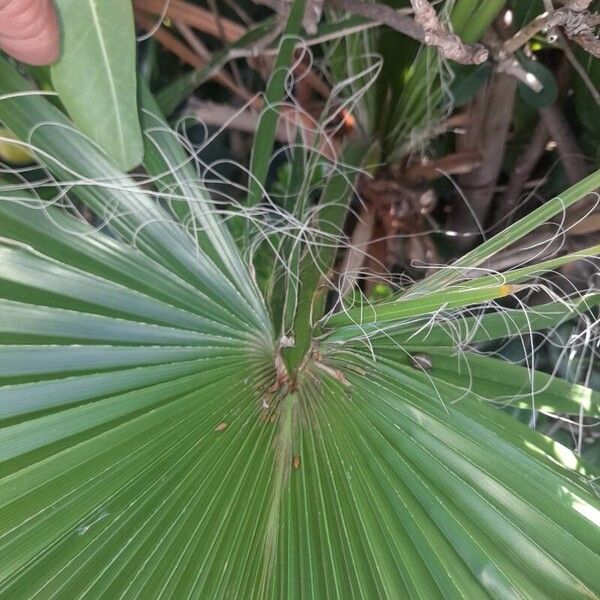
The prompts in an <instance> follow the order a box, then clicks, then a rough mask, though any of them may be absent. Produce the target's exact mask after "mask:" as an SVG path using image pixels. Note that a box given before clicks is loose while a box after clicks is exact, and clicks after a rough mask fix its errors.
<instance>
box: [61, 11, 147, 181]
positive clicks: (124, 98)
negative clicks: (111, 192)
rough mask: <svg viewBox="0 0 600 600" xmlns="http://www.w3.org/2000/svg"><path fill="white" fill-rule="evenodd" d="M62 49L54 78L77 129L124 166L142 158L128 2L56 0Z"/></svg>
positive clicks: (129, 166)
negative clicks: (60, 27)
mask: <svg viewBox="0 0 600 600" xmlns="http://www.w3.org/2000/svg"><path fill="white" fill-rule="evenodd" d="M56 6H57V8H58V10H59V14H60V20H61V26H62V35H63V48H62V54H61V58H60V60H59V61H58V63H56V64H55V65H54V66H53V67H52V81H53V83H54V87H55V88H56V90H57V91H58V93H59V95H60V99H61V100H62V102H63V104H64V105H65V106H66V108H67V110H68V112H69V114H70V115H71V118H72V119H73V121H74V122H75V124H76V125H77V127H78V128H79V129H80V130H81V131H82V132H83V133H85V134H86V135H88V136H89V137H90V138H91V139H92V140H93V141H94V142H96V143H97V144H98V145H99V146H100V147H101V148H102V149H103V150H104V151H105V152H106V153H107V154H108V155H109V156H110V157H111V158H112V159H113V160H114V161H115V162H116V163H117V164H118V165H119V166H120V167H121V168H122V169H125V170H129V169H132V168H133V167H135V166H137V165H138V164H139V163H140V162H141V160H142V134H141V130H140V125H139V121H138V113H137V101H136V94H137V85H136V73H135V32H134V26H133V12H132V8H131V3H130V2H123V1H122V0H102V2H97V1H96V0H57V2H56Z"/></svg>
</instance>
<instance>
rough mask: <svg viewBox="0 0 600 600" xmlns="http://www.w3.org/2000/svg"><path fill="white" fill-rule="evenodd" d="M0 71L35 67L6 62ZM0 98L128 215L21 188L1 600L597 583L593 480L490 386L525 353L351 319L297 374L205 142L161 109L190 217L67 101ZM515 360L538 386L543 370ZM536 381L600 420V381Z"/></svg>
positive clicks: (7, 256) (7, 343)
mask: <svg viewBox="0 0 600 600" xmlns="http://www.w3.org/2000/svg"><path fill="white" fill-rule="evenodd" d="M0 85H1V87H2V90H3V92H4V93H11V92H16V91H19V90H22V89H23V85H24V84H23V82H22V81H20V80H19V78H18V76H17V75H16V74H15V73H14V72H12V71H11V69H10V67H8V66H7V65H6V64H4V63H3V64H2V65H1V69H0ZM149 102H150V101H149V100H148V99H147V106H150V109H151V108H152V107H151V105H150V104H149ZM0 113H1V114H0V118H2V119H3V120H4V121H5V122H6V124H7V125H8V126H9V127H11V128H12V129H13V130H14V131H16V132H17V133H19V135H21V136H22V137H23V138H24V139H28V140H31V141H32V143H34V144H35V145H36V146H37V147H39V148H40V149H41V150H40V154H41V155H42V158H43V159H44V158H45V162H46V164H47V166H48V168H49V170H50V171H52V172H53V173H54V175H55V176H56V177H57V178H59V179H62V180H63V181H70V182H75V183H74V184H73V185H72V187H71V191H72V192H74V193H76V194H78V195H79V197H80V198H81V199H82V200H83V201H84V202H86V203H87V204H88V205H89V206H90V207H92V208H93V209H94V210H95V212H96V213H97V214H100V215H102V216H104V217H107V216H108V215H109V214H110V223H111V227H112V232H113V234H111V235H108V234H106V233H103V232H99V231H95V230H93V229H92V228H91V227H89V226H88V225H86V224H85V223H82V222H81V221H80V220H78V219H75V218H73V217H70V216H68V215H67V214H66V213H65V212H64V211H61V210H59V209H52V208H48V207H47V206H46V205H45V204H43V203H41V201H40V200H39V199H36V198H35V197H33V196H31V195H27V193H24V192H18V191H15V186H14V185H12V186H9V185H6V186H4V188H3V201H2V202H1V203H0V235H1V236H2V240H3V243H2V246H1V248H0V254H1V257H0V258H1V260H0V278H1V288H0V289H1V295H2V300H1V307H0V341H1V344H2V345H1V346H0V382H1V383H2V387H0V418H1V419H2V423H1V425H2V428H1V429H0V460H1V462H0V556H1V557H2V558H1V560H0V595H1V596H2V597H3V598H44V599H49V598H77V597H85V598H93V597H103V598H122V597H139V598H155V597H166V598H169V597H170V598H188V597H189V598H254V597H256V598H268V597H279V598H351V597H358V598H366V599H372V598H404V597H415V598H417V597H420V598H427V599H430V598H435V597H440V598H452V597H462V598H483V597H487V596H490V597H497V598H515V597H527V598H543V597H552V598H592V597H596V594H597V593H598V592H599V591H600V568H599V567H600V560H599V554H600V536H598V528H597V527H598V523H599V522H600V502H599V501H598V498H597V497H596V496H595V494H594V493H593V488H592V487H591V483H590V478H591V477H592V476H593V474H590V473H589V472H588V471H587V470H586V468H585V466H583V465H582V464H580V463H579V461H578V459H577V457H576V456H574V455H573V454H572V453H570V452H569V451H568V450H567V449H565V448H563V447H561V446H558V445H557V444H555V443H553V442H552V441H550V440H549V439H547V438H545V437H543V436H541V435H539V434H536V433H535V432H532V431H530V430H529V429H528V428H526V427H525V426H522V425H520V424H519V423H517V422H516V421H515V420H514V419H512V418H511V417H510V416H508V415H507V414H505V413H503V412H501V411H498V410H497V409H496V408H494V407H493V406H491V405H490V402H489V400H490V399H492V400H494V399H496V395H495V394H496V392H497V389H498V386H495V385H493V381H492V380H491V379H490V377H487V376H486V373H490V372H492V371H493V369H496V368H497V367H498V366H499V365H502V364H503V363H499V362H498V361H494V360H493V359H490V358H485V357H480V356H478V355H476V354H469V353H465V354H462V355H460V356H456V355H455V354H454V352H453V345H454V342H453V336H452V335H450V334H449V333H448V332H447V331H444V330H443V329H442V328H434V329H433V330H431V331H430V333H429V334H427V335H425V334H423V333H422V332H423V331H424V329H423V328H422V323H419V322H418V320H417V321H415V319H414V318H411V319H407V320H405V321H403V320H398V321H396V322H394V323H393V327H392V328H391V329H382V332H381V334H378V333H377V332H375V333H373V332H371V334H370V335H369V343H368V344H366V343H365V339H364V337H361V336H360V335H356V331H355V330H354V329H352V327H354V326H353V325H352V324H348V323H342V324H340V325H339V326H337V327H336V326H333V325H331V326H329V327H326V329H325V331H324V333H323V336H322V337H321V338H320V339H319V340H318V345H313V348H312V350H311V353H310V355H309V356H308V357H307V359H306V360H305V361H304V363H303V366H302V368H301V369H300V370H299V372H298V374H297V375H296V377H295V379H294V381H287V382H286V381H285V374H283V376H282V373H281V363H280V361H278V360H277V359H276V354H277V344H276V341H275V339H274V337H275V336H274V334H273V332H272V328H271V325H270V322H269V317H268V311H267V309H266V307H265V305H264V302H263V300H262V298H261V295H260V293H259V291H258V290H257V288H256V286H255V285H254V283H253V281H252V278H251V277H250V275H249V273H248V271H247V269H246V267H245V265H244V262H243V261H242V259H241V257H240V254H239V253H238V251H237V250H236V248H235V245H234V243H233V242H232V240H231V238H230V237H229V235H228V234H227V231H226V229H225V228H224V227H223V225H222V223H221V222H220V221H219V220H218V219H217V218H216V217H215V216H214V215H213V213H212V207H211V204H210V203H209V202H207V201H206V200H204V199H203V197H202V195H201V194H200V193H199V192H198V190H197V189H194V184H193V180H194V178H193V172H189V170H188V169H187V168H185V167H182V168H181V169H180V170H178V171H177V173H178V174H179V175H174V174H173V171H172V170H169V169H166V168H165V165H168V164H173V163H178V161H180V160H183V162H185V155H184V154H183V152H182V151H181V149H179V148H177V147H175V146H173V138H172V137H171V134H169V133H168V132H166V130H165V129H164V126H163V124H162V123H161V122H160V121H159V120H157V119H156V118H155V117H152V110H150V111H149V112H146V113H145V115H146V116H145V119H146V123H145V129H146V166H147V168H148V170H149V171H150V172H151V173H152V174H153V175H155V177H156V182H157V188H158V189H159V190H160V191H161V194H162V197H163V198H165V197H167V198H168V197H169V194H172V195H174V196H175V195H176V196H177V197H179V198H181V197H184V198H187V199H188V200H189V201H188V202H185V203H180V204H179V205H176V204H175V203H173V210H172V211H167V210H166V209H165V208H164V207H163V206H162V205H161V204H160V203H158V202H156V201H155V200H154V199H151V198H149V197H148V195H147V194H145V193H141V192H140V190H139V189H137V188H136V186H135V185H134V183H133V182H132V181H131V180H129V179H128V178H126V177H124V176H123V175H121V174H120V173H118V172H117V171H115V169H114V168H113V167H112V165H111V164H110V163H109V162H108V161H107V160H106V159H104V158H103V157H102V156H101V155H100V153H98V152H96V151H95V150H94V148H93V147H92V146H91V145H90V144H88V143H87V142H85V141H84V140H82V139H81V138H80V137H79V136H78V135H77V134H76V133H74V132H73V131H72V130H71V129H70V128H69V127H68V126H67V125H68V124H67V123H65V122H64V118H63V117H62V116H61V115H60V113H58V112H57V111H54V110H53V109H52V107H50V106H49V105H48V103H46V102H45V100H43V99H41V98H39V97H33V96H30V97H25V98H20V99H19V101H18V102H16V101H15V100H3V101H2V102H0ZM40 123H45V125H43V126H40ZM43 151H45V152H47V155H46V156H45V157H44V155H43ZM50 157H54V158H53V159H51V158H50ZM58 160H60V163H58V162H57V161H58ZM90 180H93V185H90ZM174 215H175V216H176V217H177V218H175V217H174ZM192 225H193V226H194V227H193V228H192V227H191V226H192ZM568 314H569V311H568V310H567V309H565V307H564V306H561V305H549V306H547V307H545V308H544V309H543V310H540V311H538V312H537V313H536V315H535V318H533V316H532V318H533V320H534V321H535V319H537V325H538V326H539V327H540V328H542V327H550V326H552V325H553V324H556V323H557V322H559V321H560V320H561V319H564V318H565V317H566V316H568ZM522 317H523V315H522V314H521V313H519V314H517V315H514V319H510V323H511V327H513V329H514V332H515V333H516V332H518V331H519V328H524V327H525V326H526V325H528V324H531V323H532V319H529V318H528V319H523V318H522ZM486 319H487V321H485V322H484V321H482V320H478V319H475V320H473V319H471V320H469V318H462V319H459V321H460V322H459V321H457V323H458V322H459V326H460V327H464V328H466V329H468V330H470V331H471V333H472V335H471V338H472V339H475V340H476V339H477V335H481V331H479V330H478V329H477V327H478V324H479V323H482V324H484V325H485V327H483V329H484V330H485V333H486V335H488V334H489V332H490V331H491V332H494V331H500V330H501V328H500V327H499V323H500V321H499V320H498V317H496V316H493V315H492V316H490V317H486ZM519 319H520V321H519ZM505 325H506V323H505ZM348 328H350V329H348ZM359 329H360V327H359ZM502 331H505V330H502ZM501 335H503V333H499V334H498V337H500V336H501ZM417 352H427V355H428V356H429V357H430V359H431V365H428V366H427V368H417V366H415V364H414V362H412V361H411V357H413V356H414V354H415V353H417ZM373 356H376V357H377V361H374V360H373ZM453 361H454V362H456V361H459V362H460V361H466V362H467V363H468V365H469V369H468V370H464V369H463V370H461V369H459V368H456V365H454V363H453ZM482 361H483V362H484V364H482ZM485 361H492V362H493V364H492V365H490V364H487V363H485ZM278 364H279V368H277V367H276V365H278ZM505 368H509V367H508V366H506V367H505ZM490 369H492V371H490ZM466 372H469V373H470V375H468V376H467V375H464V373H466ZM457 373H459V374H460V373H463V375H457ZM540 377H542V378H543V376H541V375H540ZM507 378H510V380H508V379H507V381H505V382H504V383H505V384H506V386H507V387H505V388H504V390H505V394H506V396H507V398H508V400H507V401H510V402H514V403H519V402H520V403H522V404H527V403H528V400H527V398H528V397H527V389H528V385H529V384H530V382H529V380H528V372H527V371H525V370H519V368H518V367H514V368H513V369H512V370H511V371H510V373H507ZM537 381H538V383H539V388H540V389H539V395H538V396H536V397H537V398H538V399H539V402H540V403H542V402H543V403H544V404H543V407H544V408H545V409H546V410H549V411H552V410H555V411H561V412H573V413H577V412H578V411H579V410H581V409H582V407H583V409H585V411H586V412H587V414H590V415H594V414H596V415H597V414H598V396H597V395H595V394H592V393H591V392H590V391H589V390H586V389H584V388H577V389H575V388H572V387H571V386H569V385H568V384H566V383H564V384H560V385H562V387H559V388H554V387H552V386H550V387H548V386H546V385H545V383H547V382H546V381H545V380H544V381H541V380H539V379H538V380H537ZM544 390H545V391H544ZM557 390H558V391H557ZM574 390H575V391H576V392H577V393H574ZM584 396H585V398H586V402H584V401H583V400H582V398H583V397H584Z"/></svg>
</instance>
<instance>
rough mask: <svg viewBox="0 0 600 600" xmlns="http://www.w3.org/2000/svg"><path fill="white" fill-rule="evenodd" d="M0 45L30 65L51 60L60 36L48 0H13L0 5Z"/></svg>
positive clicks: (58, 52) (52, 9) (54, 54)
mask: <svg viewBox="0 0 600 600" xmlns="http://www.w3.org/2000/svg"><path fill="white" fill-rule="evenodd" d="M0 48H2V49H3V50H4V51H5V52H7V53H8V54H10V55H11V56H12V57H13V58H16V59H17V60H19V61H21V62H24V63H27V64H30V65H35V66H42V65H49V64H52V63H53V62H55V61H56V60H57V59H58V57H59V54H60V36H59V26H58V20H57V18H56V13H55V12H54V7H53V5H52V2H51V0H33V2H32V1H31V0H13V1H12V2H10V3H9V4H7V5H5V7H4V8H1V7H0Z"/></svg>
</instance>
